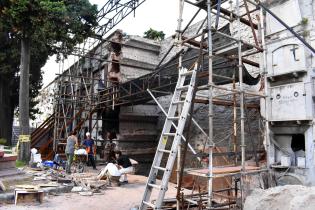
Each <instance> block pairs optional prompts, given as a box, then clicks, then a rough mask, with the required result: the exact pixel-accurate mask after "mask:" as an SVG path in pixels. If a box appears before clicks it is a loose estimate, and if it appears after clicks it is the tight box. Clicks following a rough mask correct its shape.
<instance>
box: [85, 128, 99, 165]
mask: <svg viewBox="0 0 315 210" xmlns="http://www.w3.org/2000/svg"><path fill="white" fill-rule="evenodd" d="M85 135H86V139H84V140H83V143H82V145H83V147H84V148H85V150H86V152H87V153H88V158H89V164H90V165H92V167H93V169H94V170H97V168H96V165H95V159H94V155H95V153H96V146H95V143H94V140H93V139H92V138H91V133H90V132H87V133H86V134H85Z"/></svg>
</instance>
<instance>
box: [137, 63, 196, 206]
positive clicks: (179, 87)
mask: <svg viewBox="0 0 315 210" xmlns="http://www.w3.org/2000/svg"><path fill="white" fill-rule="evenodd" d="M196 75H197V68H196V67H195V68H194V69H193V70H187V69H186V68H181V69H180V71H179V76H178V80H177V84H176V87H175V90H174V94H173V97H172V100H171V104H170V107H169V110H168V114H167V117H166V119H165V123H164V126H163V130H162V134H161V137H160V140H159V144H158V147H157V150H156V153H155V157H154V160H153V163H152V166H151V170H150V174H149V177H148V181H147V184H146V187H145V191H144V194H143V199H142V201H141V204H140V207H139V210H146V209H147V207H151V208H153V209H156V210H157V209H161V206H162V204H163V199H164V196H165V193H166V191H167V190H168V182H169V178H170V176H171V173H172V169H173V166H174V163H175V161H176V156H177V150H178V146H179V144H180V142H181V139H182V134H183V130H184V127H185V123H186V119H187V117H188V115H189V111H190V108H191V102H192V100H193V91H194V86H195V81H196ZM186 77H190V81H189V80H188V79H187V78H186ZM185 81H189V84H187V85H186V84H185ZM186 83H187V82H186ZM184 92H185V93H186V96H185V100H183V101H181V96H182V93H184ZM179 105H182V111H181V113H179V116H175V114H176V111H177V109H178V106H179ZM176 121H177V122H178V124H177V126H175V124H174V122H176ZM172 126H173V129H174V132H171V128H172ZM168 141H173V142H172V146H171V150H167V149H165V148H166V144H167V142H168ZM164 155H168V158H167V164H166V167H161V162H162V158H163V156H164ZM159 171H161V172H162V173H163V178H162V180H161V184H160V185H158V184H156V177H157V175H158V172H159ZM153 189H156V190H158V197H157V199H156V201H155V203H154V204H153V203H151V202H150V197H151V194H152V191H153Z"/></svg>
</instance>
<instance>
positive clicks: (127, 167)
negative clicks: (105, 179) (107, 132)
mask: <svg viewBox="0 0 315 210" xmlns="http://www.w3.org/2000/svg"><path fill="white" fill-rule="evenodd" d="M115 153H116V160H117V164H118V167H119V172H120V173H121V176H120V179H119V181H120V182H121V183H124V184H127V183H128V179H127V174H131V173H133V171H134V168H133V166H132V164H131V162H130V160H129V157H128V156H127V155H122V153H121V151H116V152H115Z"/></svg>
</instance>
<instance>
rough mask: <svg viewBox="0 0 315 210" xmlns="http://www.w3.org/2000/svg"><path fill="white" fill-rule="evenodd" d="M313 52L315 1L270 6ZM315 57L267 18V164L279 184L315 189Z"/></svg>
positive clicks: (277, 3)
mask: <svg viewBox="0 0 315 210" xmlns="http://www.w3.org/2000/svg"><path fill="white" fill-rule="evenodd" d="M267 3H268V7H269V8H270V9H271V11H273V12H274V13H275V14H276V15H278V16H279V17H280V18H281V19H282V20H283V21H284V22H285V23H287V24H288V25H289V27H292V28H293V30H295V31H296V32H298V33H299V34H300V35H301V36H303V37H304V38H305V39H306V41H307V42H309V43H311V44H312V46H314V44H315V42H314V40H315V30H314V23H315V22H314V15H315V13H314V12H315V11H314V1H312V0H303V1H301V0H287V1H267ZM314 61H315V60H314V56H313V55H312V54H311V52H310V50H308V49H307V48H306V47H305V46H304V45H303V44H302V43H301V42H300V41H299V40H298V39H297V38H296V37H294V36H293V35H292V34H291V33H290V32H289V31H288V30H285V28H284V27H283V26H282V25H280V24H279V22H278V21H277V20H275V19H274V18H273V17H272V16H271V15H270V14H268V13H267V16H266V63H267V66H266V76H267V78H268V80H267V86H266V93H267V98H266V104H264V105H262V107H265V109H266V110H267V112H263V115H264V116H265V117H266V119H267V121H269V123H268V125H267V126H268V127H269V129H268V130H267V131H268V134H267V137H268V141H267V150H268V164H269V166H270V167H271V168H272V169H273V171H274V172H275V173H276V175H277V177H278V179H279V180H278V182H279V183H280V184H286V183H289V184H292V183H296V184H304V185H310V184H312V185H314V184H315V173H314V171H315V148H314V139H315V127H314V117H315V115H314V114H315V112H314V105H315V104H314V91H315V90H314V67H315V66H314Z"/></svg>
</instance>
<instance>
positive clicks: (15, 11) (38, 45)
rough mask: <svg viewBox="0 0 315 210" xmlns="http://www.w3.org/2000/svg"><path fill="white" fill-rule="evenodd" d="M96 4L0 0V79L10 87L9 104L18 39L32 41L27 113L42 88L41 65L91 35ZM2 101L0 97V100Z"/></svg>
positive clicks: (14, 88) (74, 0) (15, 100)
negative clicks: (28, 107) (3, 79)
mask: <svg viewBox="0 0 315 210" xmlns="http://www.w3.org/2000/svg"><path fill="white" fill-rule="evenodd" d="M96 14H97V7H96V5H91V4H90V2H89V1H88V0H1V1H0V49H4V50H1V51H0V78H5V79H6V80H7V81H8V85H9V86H10V90H11V93H10V96H11V97H10V100H11V102H12V103H11V104H13V105H14V107H16V106H17V105H18V87H19V74H18V72H19V70H20V69H19V66H20V40H21V39H22V38H26V37H27V38H29V39H30V40H31V64H30V78H29V81H30V112H31V116H32V115H33V114H35V113H36V112H38V110H35V109H34V108H33V107H34V106H35V105H36V104H37V102H36V101H35V100H34V99H35V97H36V96H37V95H38V94H39V90H40V88H41V87H42V74H41V68H42V67H43V66H44V65H45V63H46V61H47V59H48V57H49V56H51V55H53V54H57V55H60V54H61V53H66V54H68V53H70V52H71V51H73V49H74V46H75V45H76V44H78V43H80V42H82V41H83V40H84V39H85V38H86V37H88V36H90V35H91V34H93V31H92V28H93V27H94V26H96V25H97V21H96ZM0 100H2V99H0Z"/></svg>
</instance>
